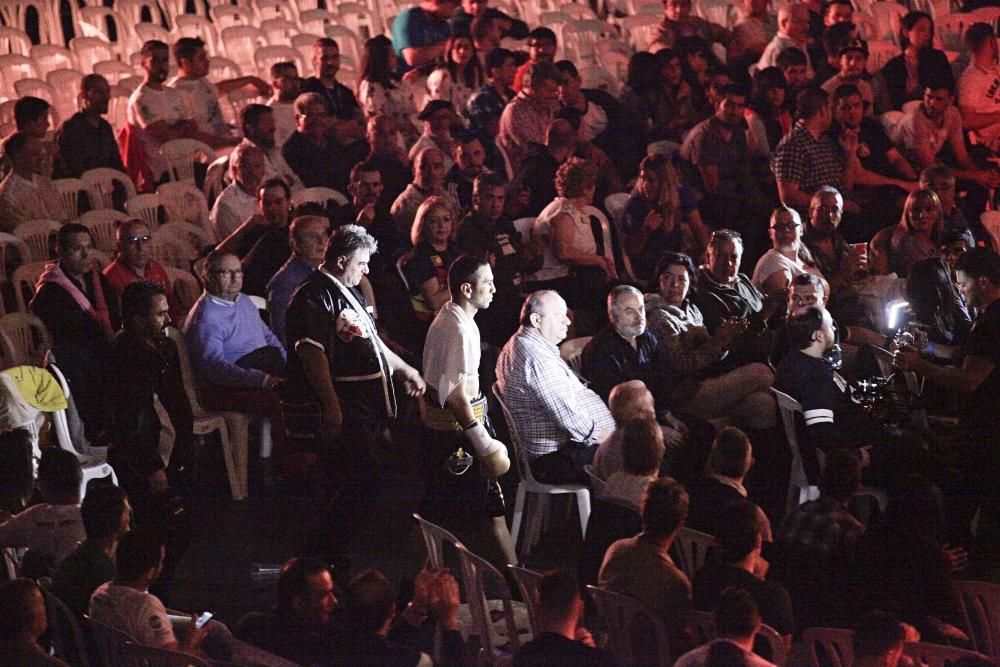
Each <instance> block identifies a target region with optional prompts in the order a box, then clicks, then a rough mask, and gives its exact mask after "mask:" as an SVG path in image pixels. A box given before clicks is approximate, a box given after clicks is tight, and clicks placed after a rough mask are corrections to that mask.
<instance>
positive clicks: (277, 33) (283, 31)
mask: <svg viewBox="0 0 1000 667" xmlns="http://www.w3.org/2000/svg"><path fill="white" fill-rule="evenodd" d="M281 4H282V6H283V4H284V3H281ZM260 31H261V32H262V33H264V39H266V40H267V43H268V44H271V45H272V46H273V45H282V46H287V45H290V44H291V43H292V37H293V36H294V35H297V34H298V32H299V27H298V26H297V25H295V23H294V22H292V21H289V20H287V19H283V18H273V19H267V20H266V21H261V22H260ZM296 53H298V49H296ZM268 80H270V77H268Z"/></svg>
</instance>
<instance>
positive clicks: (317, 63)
mask: <svg viewBox="0 0 1000 667" xmlns="http://www.w3.org/2000/svg"><path fill="white" fill-rule="evenodd" d="M312 66H313V76H311V77H308V78H307V79H304V80H303V81H302V92H303V93H316V94H317V95H319V96H320V97H321V98H322V99H323V103H324V105H325V107H326V122H325V124H326V125H327V127H326V129H327V130H328V131H329V133H330V141H331V142H332V143H333V144H334V145H340V146H344V147H346V146H347V145H349V144H350V143H352V142H353V141H355V140H357V139H360V138H361V132H362V129H363V128H362V126H361V125H360V124H359V121H360V120H361V117H362V113H361V109H360V108H359V107H358V101H357V99H355V97H354V93H353V92H352V91H351V89H350V88H348V87H347V86H345V85H344V84H342V83H340V82H339V81H337V72H339V71H340V45H339V44H337V41H336V40H334V39H331V38H329V37H320V38H319V39H317V40H316V41H315V42H314V43H313V55H312ZM296 111H298V109H296ZM298 112H299V113H302V112H301V111H298ZM341 152H342V151H336V153H338V154H339V153H341ZM285 157H286V159H287V157H288V156H287V155H286V156H285ZM289 163H291V160H289ZM350 164H351V163H350V162H348V163H347V165H345V166H347V167H348V168H349V165H350ZM344 171H345V172H346V169H345V170H344ZM345 176H346V173H345ZM302 181H303V182H305V181H306V179H305V178H304V177H303V179H302ZM306 187H313V186H311V185H309V183H306ZM327 187H331V188H334V189H336V190H339V191H341V192H343V191H344V188H343V187H337V186H336V185H328V186H327Z"/></svg>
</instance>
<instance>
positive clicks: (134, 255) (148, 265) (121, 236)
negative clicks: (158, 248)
mask: <svg viewBox="0 0 1000 667" xmlns="http://www.w3.org/2000/svg"><path fill="white" fill-rule="evenodd" d="M152 240H153V236H152V232H150V231H149V226H148V225H147V224H146V223H145V222H143V221H142V220H140V219H138V218H131V219H129V220H125V221H123V222H122V223H121V224H119V225H118V228H117V229H115V258H114V259H113V260H112V261H111V263H110V264H108V265H107V266H106V267H104V277H105V278H107V280H108V283H109V284H110V285H111V289H112V290H114V293H115V299H116V300H120V299H121V297H122V292H124V291H125V288H126V287H127V286H128V285H129V284H131V283H133V282H135V281H137V280H146V281H149V282H151V283H153V284H156V285H159V286H160V287H162V288H163V292H164V294H166V296H167V302H168V303H169V304H170V317H171V318H172V319H176V320H177V321H181V320H183V319H184V317H185V316H186V315H187V313H186V312H183V309H182V307H181V304H180V303H179V302H178V301H177V299H176V298H175V297H174V290H173V286H172V285H171V284H170V278H169V277H168V276H167V272H166V270H165V269H164V268H163V265H162V264H160V263H159V262H158V261H156V260H155V259H153V258H152V257H150V256H149V255H148V254H147V251H146V249H147V247H148V246H149V244H150V242H152Z"/></svg>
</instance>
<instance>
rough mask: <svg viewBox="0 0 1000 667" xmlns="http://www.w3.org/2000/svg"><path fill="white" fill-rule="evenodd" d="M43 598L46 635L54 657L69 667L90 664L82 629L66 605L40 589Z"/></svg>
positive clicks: (84, 666)
mask: <svg viewBox="0 0 1000 667" xmlns="http://www.w3.org/2000/svg"><path fill="white" fill-rule="evenodd" d="M42 594H43V595H44V596H45V612H46V616H47V617H48V621H49V629H48V635H49V637H50V639H51V642H52V649H53V653H54V654H55V656H56V657H57V658H59V659H61V660H63V661H65V662H67V663H69V664H71V665H82V666H83V667H86V666H87V665H89V664H90V660H89V659H88V656H87V642H86V639H85V638H84V634H83V628H81V627H80V623H79V621H77V620H76V614H74V613H73V612H72V611H71V610H70V608H69V607H67V606H66V604H65V603H64V602H63V601H62V600H60V599H59V598H58V597H56V596H55V595H54V594H53V593H52V592H51V591H49V590H47V589H46V588H45V587H44V586H43V587H42Z"/></svg>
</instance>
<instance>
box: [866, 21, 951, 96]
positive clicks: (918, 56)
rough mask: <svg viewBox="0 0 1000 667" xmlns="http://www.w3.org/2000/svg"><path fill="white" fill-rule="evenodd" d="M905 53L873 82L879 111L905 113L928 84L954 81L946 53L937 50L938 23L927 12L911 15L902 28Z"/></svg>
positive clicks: (901, 22)
mask: <svg viewBox="0 0 1000 667" xmlns="http://www.w3.org/2000/svg"><path fill="white" fill-rule="evenodd" d="M899 45H900V46H901V47H902V48H903V53H901V54H900V55H898V56H896V57H895V58H893V59H891V60H890V61H889V62H887V63H886V64H885V65H884V66H883V67H882V69H881V70H879V73H878V76H877V77H876V78H875V81H874V82H873V83H874V84H875V85H874V88H875V91H876V94H875V111H876V112H877V113H883V112H885V111H891V110H893V109H901V108H902V107H903V103H904V102H907V101H908V100H918V99H920V98H921V97H922V96H923V94H924V86H925V85H926V84H927V82H928V81H933V80H936V81H940V80H941V77H952V76H953V75H952V72H951V66H950V65H949V64H948V58H947V56H945V54H944V51H941V50H939V49H935V48H934V19H933V18H931V15H930V14H927V13H926V12H910V13H909V14H907V15H906V16H904V17H903V19H902V21H900V26H899Z"/></svg>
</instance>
